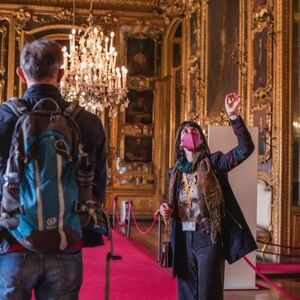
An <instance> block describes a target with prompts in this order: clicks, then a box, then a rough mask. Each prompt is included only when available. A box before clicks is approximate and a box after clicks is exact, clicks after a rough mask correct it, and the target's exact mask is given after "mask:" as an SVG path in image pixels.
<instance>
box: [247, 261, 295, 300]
mask: <svg viewBox="0 0 300 300" xmlns="http://www.w3.org/2000/svg"><path fill="white" fill-rule="evenodd" d="M244 260H245V262H246V263H247V264H248V265H249V266H250V267H251V268H252V269H253V270H254V271H255V273H256V274H257V275H258V276H259V277H260V278H262V279H263V280H264V281H265V282H266V283H268V284H269V285H270V286H271V287H273V288H274V289H276V290H277V291H278V292H279V293H280V294H282V295H283V296H285V297H287V298H288V299H292V300H300V298H298V297H296V296H295V295H292V294H290V293H289V292H287V291H286V290H284V289H282V288H281V287H280V286H278V285H277V284H276V283H275V282H273V281H272V280H270V279H269V278H268V277H266V276H265V275H264V274H262V273H261V272H260V271H259V270H258V269H257V268H256V267H255V266H254V265H253V264H252V263H251V261H250V260H249V259H248V258H247V257H246V256H245V257H244Z"/></svg>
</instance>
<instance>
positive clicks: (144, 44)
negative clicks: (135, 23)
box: [127, 38, 155, 77]
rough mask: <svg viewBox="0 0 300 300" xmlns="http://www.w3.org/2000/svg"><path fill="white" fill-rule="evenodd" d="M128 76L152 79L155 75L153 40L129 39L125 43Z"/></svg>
mask: <svg viewBox="0 0 300 300" xmlns="http://www.w3.org/2000/svg"><path fill="white" fill-rule="evenodd" d="M127 65H128V75H130V76H146V77H153V76H154V75H155V41H154V39H150V38H148V39H147V38H146V39H137V38H129V39H128V41H127Z"/></svg>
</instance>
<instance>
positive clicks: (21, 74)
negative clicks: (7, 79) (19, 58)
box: [16, 67, 27, 84]
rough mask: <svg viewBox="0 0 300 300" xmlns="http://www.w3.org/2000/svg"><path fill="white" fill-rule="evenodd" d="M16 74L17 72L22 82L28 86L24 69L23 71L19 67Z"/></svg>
mask: <svg viewBox="0 0 300 300" xmlns="http://www.w3.org/2000/svg"><path fill="white" fill-rule="evenodd" d="M16 72H17V74H18V76H19V78H20V79H21V81H22V82H23V83H26V84H27V80H26V77H25V75H24V72H23V69H22V68H21V67H17V70H16Z"/></svg>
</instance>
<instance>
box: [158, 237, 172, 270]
mask: <svg viewBox="0 0 300 300" xmlns="http://www.w3.org/2000/svg"><path fill="white" fill-rule="evenodd" d="M172 260H173V252H172V247H171V242H170V241H169V242H162V245H161V257H160V265H161V267H163V268H170V267H172Z"/></svg>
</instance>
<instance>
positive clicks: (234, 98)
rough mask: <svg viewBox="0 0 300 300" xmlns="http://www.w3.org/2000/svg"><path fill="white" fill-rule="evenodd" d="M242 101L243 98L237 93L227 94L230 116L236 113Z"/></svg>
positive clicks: (227, 106) (227, 108)
mask: <svg viewBox="0 0 300 300" xmlns="http://www.w3.org/2000/svg"><path fill="white" fill-rule="evenodd" d="M240 102H241V98H240V96H239V95H238V94H236V93H229V94H227V95H226V96H225V108H226V111H227V114H228V115H229V116H232V115H234V114H236V112H237V108H238V107H239V104H240Z"/></svg>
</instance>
